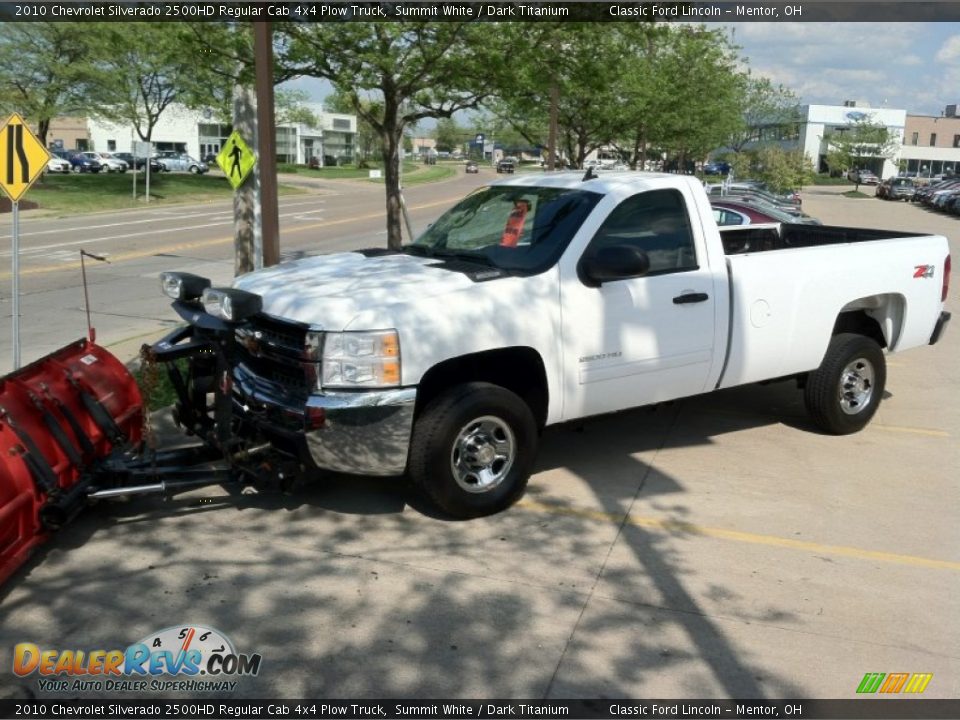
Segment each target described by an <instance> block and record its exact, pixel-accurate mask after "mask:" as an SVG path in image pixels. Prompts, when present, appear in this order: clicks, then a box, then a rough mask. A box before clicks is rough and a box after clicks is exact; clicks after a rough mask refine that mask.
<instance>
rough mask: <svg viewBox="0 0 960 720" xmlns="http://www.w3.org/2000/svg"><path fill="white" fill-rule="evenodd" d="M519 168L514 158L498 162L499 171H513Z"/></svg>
mask: <svg viewBox="0 0 960 720" xmlns="http://www.w3.org/2000/svg"><path fill="white" fill-rule="evenodd" d="M516 169H517V164H516V163H515V162H514V161H513V160H507V159H505V160H500V161H499V162H498V163H497V172H498V173H512V172H513V171H514V170H516Z"/></svg>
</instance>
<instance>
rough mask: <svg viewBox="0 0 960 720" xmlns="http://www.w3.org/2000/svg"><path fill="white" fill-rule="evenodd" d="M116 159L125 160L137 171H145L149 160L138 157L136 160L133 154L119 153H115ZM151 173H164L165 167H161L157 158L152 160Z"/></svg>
mask: <svg viewBox="0 0 960 720" xmlns="http://www.w3.org/2000/svg"><path fill="white" fill-rule="evenodd" d="M113 156H114V157H115V158H119V159H120V160H123V161H124V162H125V163H126V164H127V165H129V166H130V167H132V168H136V169H137V170H143V168H145V167H146V165H147V159H146V158H142V157H138V158H134V157H133V153H128V152H118V153H113ZM150 172H163V167H161V165H160V161H159V160H157V159H155V158H150Z"/></svg>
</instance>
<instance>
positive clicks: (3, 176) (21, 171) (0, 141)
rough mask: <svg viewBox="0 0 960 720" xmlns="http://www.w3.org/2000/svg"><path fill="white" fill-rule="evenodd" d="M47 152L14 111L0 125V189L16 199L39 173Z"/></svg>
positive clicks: (44, 162) (48, 155)
mask: <svg viewBox="0 0 960 720" xmlns="http://www.w3.org/2000/svg"><path fill="white" fill-rule="evenodd" d="M49 160H50V153H49V152H47V149H46V148H45V147H44V146H43V143H41V142H40V141H39V140H38V139H37V136H36V135H34V134H33V132H31V130H30V128H29V127H27V124H26V123H25V122H24V121H23V118H22V117H20V115H19V114H17V113H14V114H13V115H11V116H10V117H8V118H7V119H6V120H5V121H4V123H3V125H0V188H3V191H4V192H5V193H6V194H7V195H8V196H9V197H10V199H11V200H12V201H13V202H17V201H18V200H19V199H20V198H22V197H23V194H24V193H25V192H26V191H27V190H28V189H29V188H30V186H31V185H33V181H34V180H36V179H37V178H38V177H40V176H41V175H42V174H43V171H44V169H45V168H46V167H47V161H49Z"/></svg>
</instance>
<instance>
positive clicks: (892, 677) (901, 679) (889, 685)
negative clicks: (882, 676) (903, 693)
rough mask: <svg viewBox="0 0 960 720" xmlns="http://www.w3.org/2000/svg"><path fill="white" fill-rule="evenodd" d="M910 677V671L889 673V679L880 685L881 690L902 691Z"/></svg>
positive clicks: (886, 691) (887, 691) (884, 691)
mask: <svg viewBox="0 0 960 720" xmlns="http://www.w3.org/2000/svg"><path fill="white" fill-rule="evenodd" d="M908 677H910V673H890V674H889V675H887V681H886V682H885V683H883V685H882V686H881V687H880V692H882V693H898V692H900V690H901V688H903V686H904V684H905V683H906V682H907V678H908Z"/></svg>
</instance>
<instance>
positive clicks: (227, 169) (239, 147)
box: [217, 130, 256, 190]
mask: <svg viewBox="0 0 960 720" xmlns="http://www.w3.org/2000/svg"><path fill="white" fill-rule="evenodd" d="M255 162H256V159H255V158H254V157H253V150H251V149H250V146H249V145H247V144H246V143H245V142H244V141H243V138H242V137H240V133H238V132H237V131H236V130H234V131H233V132H232V133H230V137H228V138H227V141H226V142H225V143H224V144H223V148H222V149H221V150H220V154H219V155H217V165H219V166H220V169H221V170H223V174H224V175H226V176H227V180H229V181H230V184H231V185H233V189H234V190H236V189H237V188H238V187H240V185H242V184H243V181H244V180H246V179H247V175H249V174H250V171H251V170H253V166H254V163H255Z"/></svg>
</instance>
